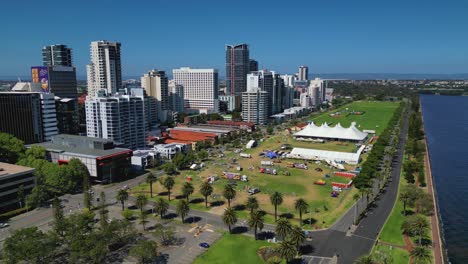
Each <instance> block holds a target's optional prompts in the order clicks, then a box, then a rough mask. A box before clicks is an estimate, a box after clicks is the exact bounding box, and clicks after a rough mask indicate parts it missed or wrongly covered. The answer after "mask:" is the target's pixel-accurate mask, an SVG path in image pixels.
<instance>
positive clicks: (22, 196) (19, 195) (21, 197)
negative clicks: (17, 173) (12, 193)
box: [16, 184, 25, 208]
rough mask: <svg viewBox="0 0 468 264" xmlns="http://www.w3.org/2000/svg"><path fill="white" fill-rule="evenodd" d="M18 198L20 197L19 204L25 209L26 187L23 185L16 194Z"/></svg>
mask: <svg viewBox="0 0 468 264" xmlns="http://www.w3.org/2000/svg"><path fill="white" fill-rule="evenodd" d="M16 196H17V197H18V203H19V206H20V208H23V205H24V198H25V194H24V185H23V184H21V185H20V186H19V187H18V191H17V192H16Z"/></svg>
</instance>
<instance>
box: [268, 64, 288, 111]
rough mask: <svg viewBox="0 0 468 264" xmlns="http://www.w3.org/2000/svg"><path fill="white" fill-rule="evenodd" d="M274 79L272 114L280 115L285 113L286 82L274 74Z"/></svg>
mask: <svg viewBox="0 0 468 264" xmlns="http://www.w3.org/2000/svg"><path fill="white" fill-rule="evenodd" d="M272 77H273V93H272V95H271V97H272V102H273V104H272V109H271V114H276V113H280V112H282V111H283V109H284V108H283V97H284V96H285V94H284V93H285V91H284V82H283V79H282V78H281V77H280V75H279V74H277V73H275V72H272Z"/></svg>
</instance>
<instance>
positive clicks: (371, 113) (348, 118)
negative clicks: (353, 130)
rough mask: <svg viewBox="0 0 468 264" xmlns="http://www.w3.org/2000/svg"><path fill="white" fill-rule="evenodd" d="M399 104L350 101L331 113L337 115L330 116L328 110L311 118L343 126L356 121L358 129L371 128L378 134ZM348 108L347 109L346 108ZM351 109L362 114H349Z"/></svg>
mask: <svg viewBox="0 0 468 264" xmlns="http://www.w3.org/2000/svg"><path fill="white" fill-rule="evenodd" d="M398 106H399V104H398V103H393V102H367V101H366V102H361V101H358V102H352V103H350V104H347V105H345V106H343V107H341V108H339V109H337V110H334V111H333V112H332V113H335V112H341V115H340V116H339V117H331V116H330V114H331V113H329V112H327V113H324V114H322V115H320V116H318V117H315V118H312V120H313V121H314V122H315V123H316V124H317V125H320V124H322V123H324V122H327V123H333V125H336V124H337V123H341V125H342V126H344V127H349V126H350V125H351V123H352V122H356V127H358V128H359V129H360V130H363V129H371V130H375V131H376V132H377V135H379V134H380V133H381V132H382V131H383V130H384V129H385V127H386V126H387V124H388V122H389V121H390V118H391V117H392V115H393V112H394V111H395V109H397V108H398ZM346 109H348V110H346ZM352 111H356V112H357V111H360V112H364V114H363V115H353V114H350V112H352Z"/></svg>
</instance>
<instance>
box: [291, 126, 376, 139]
mask: <svg viewBox="0 0 468 264" xmlns="http://www.w3.org/2000/svg"><path fill="white" fill-rule="evenodd" d="M293 136H294V137H295V138H320V139H329V140H347V141H364V140H365V139H366V138H367V136H368V134H367V133H364V132H362V131H360V130H359V129H357V128H356V125H355V123H354V122H353V123H352V124H351V126H350V127H348V128H344V127H342V126H341V124H340V123H338V124H337V125H336V126H334V127H330V126H328V124H327V123H324V124H322V125H321V126H316V125H315V124H314V123H313V122H311V123H309V124H308V125H307V126H306V127H304V129H302V130H301V131H299V132H297V133H295V134H294V135H293Z"/></svg>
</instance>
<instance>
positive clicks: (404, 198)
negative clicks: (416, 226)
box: [398, 191, 411, 216]
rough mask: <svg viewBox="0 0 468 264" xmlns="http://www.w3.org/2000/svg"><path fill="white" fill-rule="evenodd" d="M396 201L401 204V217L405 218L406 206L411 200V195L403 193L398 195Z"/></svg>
mask: <svg viewBox="0 0 468 264" xmlns="http://www.w3.org/2000/svg"><path fill="white" fill-rule="evenodd" d="M398 199H399V200H400V201H401V202H402V203H403V215H405V216H406V205H407V204H408V203H409V202H410V200H411V194H410V193H409V192H406V191H403V192H401V193H400V196H399V197H398Z"/></svg>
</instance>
